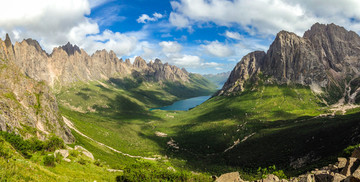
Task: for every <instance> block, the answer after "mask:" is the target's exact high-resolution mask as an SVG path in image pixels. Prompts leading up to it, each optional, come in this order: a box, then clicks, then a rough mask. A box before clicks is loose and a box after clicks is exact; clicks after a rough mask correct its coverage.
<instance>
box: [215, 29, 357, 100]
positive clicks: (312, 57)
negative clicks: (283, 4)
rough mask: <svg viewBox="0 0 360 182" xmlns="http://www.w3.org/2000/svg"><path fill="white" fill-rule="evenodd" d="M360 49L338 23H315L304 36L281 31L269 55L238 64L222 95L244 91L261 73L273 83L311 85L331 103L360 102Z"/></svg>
mask: <svg viewBox="0 0 360 182" xmlns="http://www.w3.org/2000/svg"><path fill="white" fill-rule="evenodd" d="M359 50H360V37H359V36H358V35H357V34H356V33H354V32H352V31H347V30H345V29H344V28H342V27H339V26H337V25H334V24H329V25H322V24H315V25H313V26H312V27H311V29H310V30H308V31H306V32H305V33H304V36H303V37H299V36H297V35H296V34H294V33H290V32H286V31H281V32H279V33H278V34H277V36H276V38H275V40H274V42H273V43H272V44H271V46H270V48H269V50H268V51H267V53H264V52H253V53H250V54H248V55H247V56H245V57H244V58H243V59H242V60H241V61H240V62H239V63H238V65H237V66H236V67H235V68H234V70H233V71H232V73H231V75H230V77H229V79H228V80H227V82H226V83H225V85H224V87H223V88H222V90H221V91H220V92H219V93H218V95H231V94H236V92H238V91H240V92H242V91H244V84H245V83H246V82H248V81H249V82H256V81H257V80H258V78H257V77H258V75H259V74H260V73H261V74H262V75H263V76H264V77H266V78H267V79H266V80H265V82H266V83H269V84H271V83H277V84H301V85H305V86H310V87H311V89H312V90H313V91H314V92H316V93H322V94H323V95H324V97H325V98H326V99H327V101H328V102H329V104H334V103H337V102H341V103H349V104H353V103H358V102H359V99H360V95H359V92H360V88H359V87H360V85H359V84H357V83H358V82H359V79H360V74H359V71H360V61H359V60H360V51H359ZM347 90H348V91H347Z"/></svg>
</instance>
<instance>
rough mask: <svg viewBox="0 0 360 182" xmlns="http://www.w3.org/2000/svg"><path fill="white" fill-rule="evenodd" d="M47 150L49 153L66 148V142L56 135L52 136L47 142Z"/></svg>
mask: <svg viewBox="0 0 360 182" xmlns="http://www.w3.org/2000/svg"><path fill="white" fill-rule="evenodd" d="M45 146H46V147H45V148H46V150H47V151H49V152H53V151H55V150H56V149H59V148H64V147H65V144H64V141H63V140H62V139H61V138H59V137H57V136H56V135H51V136H50V138H49V139H48V140H47V141H46V144H45Z"/></svg>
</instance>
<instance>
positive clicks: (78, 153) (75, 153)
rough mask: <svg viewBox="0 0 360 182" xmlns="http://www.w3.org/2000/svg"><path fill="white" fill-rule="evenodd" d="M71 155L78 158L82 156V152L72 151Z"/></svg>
mask: <svg viewBox="0 0 360 182" xmlns="http://www.w3.org/2000/svg"><path fill="white" fill-rule="evenodd" d="M69 155H70V156H72V157H78V156H79V155H80V152H79V151H77V150H70V151H69Z"/></svg>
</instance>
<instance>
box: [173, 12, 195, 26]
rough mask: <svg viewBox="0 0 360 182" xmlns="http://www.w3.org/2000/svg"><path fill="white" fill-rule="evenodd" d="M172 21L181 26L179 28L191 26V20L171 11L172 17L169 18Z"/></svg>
mask: <svg viewBox="0 0 360 182" xmlns="http://www.w3.org/2000/svg"><path fill="white" fill-rule="evenodd" d="M169 21H170V23H172V24H173V25H175V26H177V27H179V28H185V27H189V25H190V22H189V20H188V19H187V18H186V17H185V16H183V15H180V14H178V13H173V12H172V13H170V19H169Z"/></svg>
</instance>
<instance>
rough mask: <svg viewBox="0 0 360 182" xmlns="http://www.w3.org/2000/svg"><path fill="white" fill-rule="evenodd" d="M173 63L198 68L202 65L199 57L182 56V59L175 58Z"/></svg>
mask: <svg viewBox="0 0 360 182" xmlns="http://www.w3.org/2000/svg"><path fill="white" fill-rule="evenodd" d="M172 61H173V62H174V63H175V64H176V65H179V66H183V67H196V66H199V65H201V59H200V57H199V56H193V55H186V54H185V55H182V56H181V57H174V58H173V59H172Z"/></svg>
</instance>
